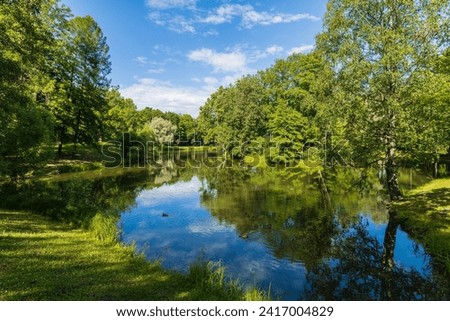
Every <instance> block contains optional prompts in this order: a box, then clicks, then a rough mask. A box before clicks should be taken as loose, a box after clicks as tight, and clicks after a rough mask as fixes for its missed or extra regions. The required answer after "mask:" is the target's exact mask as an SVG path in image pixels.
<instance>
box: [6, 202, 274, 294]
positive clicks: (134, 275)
mask: <svg viewBox="0 0 450 321" xmlns="http://www.w3.org/2000/svg"><path fill="white" fill-rule="evenodd" d="M105 224H106V227H107V228H106V232H105V230H103V226H105ZM111 224H112V221H111V220H108V219H104V218H101V217H100V216H97V217H96V218H95V219H94V220H93V222H92V224H91V228H90V230H81V229H72V228H70V227H69V226H67V225H64V224H62V223H58V222H54V221H50V220H48V219H46V218H43V217H41V216H39V215H35V214H30V213H24V212H11V211H2V210H0V300H137V301H140V300H245V299H252V300H262V299H266V298H267V296H265V294H264V293H262V292H261V291H256V290H251V291H247V292H245V291H243V290H242V288H241V287H240V286H239V284H238V283H237V282H236V281H231V280H227V278H226V277H225V274H224V271H223V267H221V266H217V265H213V264H206V263H198V264H195V265H193V266H192V267H191V270H190V272H189V273H188V274H186V275H184V274H180V273H176V272H171V271H167V270H165V269H163V268H162V267H161V265H160V264H159V263H158V262H153V263H152V262H148V261H147V260H146V259H145V258H144V257H143V256H142V255H136V254H135V251H134V248H133V247H126V246H123V245H121V244H118V243H117V242H115V234H114V233H115V232H114V230H113V228H112V225H111Z"/></svg>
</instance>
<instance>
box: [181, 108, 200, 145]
mask: <svg viewBox="0 0 450 321" xmlns="http://www.w3.org/2000/svg"><path fill="white" fill-rule="evenodd" d="M196 130H197V124H196V122H195V119H194V118H192V116H191V115H189V114H183V115H180V116H179V122H178V132H177V141H178V144H180V145H182V144H184V145H192V144H194V143H195V140H196Z"/></svg>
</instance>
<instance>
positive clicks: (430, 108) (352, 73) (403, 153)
mask: <svg viewBox="0 0 450 321" xmlns="http://www.w3.org/2000/svg"><path fill="white" fill-rule="evenodd" d="M449 8H450V5H449V1H448V0H445V1H400V0H399V1H391V2H380V1H376V0H330V1H329V3H328V11H327V14H326V16H325V19H324V30H323V32H322V33H321V34H320V35H318V36H317V46H316V50H314V51H313V52H312V53H309V54H294V55H291V56H289V57H287V58H286V59H280V60H278V61H276V62H275V64H274V65H273V66H272V67H270V68H268V69H266V70H264V71H260V72H258V73H256V74H254V75H248V76H245V77H243V78H241V79H239V80H238V81H236V82H235V83H233V84H231V85H229V86H227V87H220V88H219V89H218V90H217V91H216V92H215V93H213V94H212V95H211V97H210V98H209V99H208V100H207V102H206V103H205V104H204V105H203V106H202V107H201V108H200V114H199V117H198V119H194V118H193V117H192V116H190V115H187V114H186V115H179V114H176V113H173V112H162V111H160V110H158V109H153V108H149V107H147V108H145V109H143V110H138V109H137V107H136V105H135V104H134V103H133V101H132V100H131V99H126V98H124V97H122V96H121V95H120V92H119V90H118V88H111V86H110V80H109V78H108V75H109V73H110V71H111V64H110V61H109V53H108V50H109V48H108V45H107V42H106V38H105V36H104V35H103V33H102V30H101V29H100V27H99V26H98V24H97V23H96V22H95V21H94V19H92V18H91V17H89V16H88V17H73V16H72V14H71V12H70V10H69V9H68V8H67V7H65V6H62V5H60V4H59V3H58V1H57V0H36V1H32V2H30V1H22V0H19V1H2V2H1V4H0V17H1V20H0V21H1V23H0V37H1V38H0V49H1V51H0V67H1V71H2V72H1V73H0V93H1V94H0V106H1V109H0V139H1V142H2V143H1V145H0V176H1V177H5V176H11V177H12V176H17V175H23V174H25V173H27V172H28V171H29V170H30V169H32V168H33V167H34V166H35V165H37V164H39V163H43V162H45V161H46V159H48V157H49V153H48V151H50V152H52V153H53V150H52V148H50V149H49V148H48V147H49V146H55V144H58V146H59V148H58V152H59V154H60V156H61V153H62V148H63V144H68V143H70V144H72V146H73V148H72V154H73V156H75V155H76V152H77V145H79V144H98V143H100V142H108V141H109V142H112V141H114V142H118V143H119V144H122V147H123V148H122V150H123V151H125V150H128V148H127V146H126V145H127V143H126V142H133V141H143V142H146V141H149V140H153V141H154V143H155V144H160V145H167V144H178V145H196V144H201V143H204V144H209V145H213V144H214V145H217V146H220V148H221V149H222V151H223V152H224V155H225V156H226V157H239V158H243V157H245V156H248V155H263V156H264V159H265V160H266V161H267V162H268V163H284V164H289V165H290V166H299V165H306V166H303V167H305V168H306V167H309V168H310V167H314V168H315V169H319V171H320V170H321V168H323V167H325V166H332V165H335V164H336V163H340V164H346V165H349V164H350V165H353V166H364V167H365V166H369V165H371V164H379V165H383V166H384V167H385V169H386V175H387V178H388V182H389V184H388V190H389V192H390V194H391V196H392V197H393V198H397V197H400V191H399V189H398V184H397V183H396V171H397V167H398V165H397V164H398V162H407V163H408V164H415V165H423V164H425V163H432V162H437V161H438V160H439V157H441V156H442V155H444V154H447V153H448V150H449V147H450V144H449V141H450V134H449V133H450V127H449V126H450V125H449V124H450V111H449V108H448V106H449V104H450V95H449V92H450V50H449V49H447V47H448V43H449V39H450V38H449V35H450V21H449V14H450V13H449V10H450V9H449ZM124 134H126V135H124ZM130 144H131V143H130ZM130 146H131V145H130ZM130 146H128V147H130ZM53 154H54V153H53ZM124 154H125V152H124ZM50 156H51V155H50ZM123 156H124V157H126V155H123Z"/></svg>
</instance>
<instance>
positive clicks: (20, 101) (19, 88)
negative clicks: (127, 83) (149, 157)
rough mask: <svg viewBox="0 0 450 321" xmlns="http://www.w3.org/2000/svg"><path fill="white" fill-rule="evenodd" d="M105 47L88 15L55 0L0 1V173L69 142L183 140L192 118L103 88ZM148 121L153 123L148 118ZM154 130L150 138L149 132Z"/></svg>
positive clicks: (38, 160)
mask: <svg viewBox="0 0 450 321" xmlns="http://www.w3.org/2000/svg"><path fill="white" fill-rule="evenodd" d="M110 71H111V62H110V56H109V47H108V44H107V42H106V37H105V36H104V34H103V32H102V30H101V28H100V27H99V26H98V24H97V23H96V22H95V20H94V19H93V18H92V17H90V16H86V17H74V16H73V15H72V13H71V12H70V9H69V8H67V7H66V6H64V5H61V4H59V2H58V0H34V1H28V0H4V1H0V141H1V144H0V178H2V177H15V176H19V175H23V174H25V173H27V172H28V171H30V170H31V169H33V168H35V167H37V166H38V165H40V164H44V163H45V162H46V161H48V160H49V159H51V158H54V155H55V151H54V148H53V146H58V149H57V152H58V154H59V155H60V156H61V154H62V153H63V146H64V145H66V144H70V146H71V149H72V150H71V153H72V154H74V155H75V154H76V152H77V146H78V145H79V144H89V145H93V144H97V143H98V142H100V141H105V140H112V139H120V138H121V136H122V134H123V133H124V132H128V133H130V134H131V135H133V136H136V137H137V136H139V135H140V136H142V137H144V138H149V137H150V138H152V139H158V141H160V142H168V141H171V142H172V141H176V142H178V143H180V144H190V143H191V141H193V140H194V132H193V127H194V126H195V121H194V119H193V118H192V117H191V116H189V115H177V114H175V113H162V112H161V111H158V110H153V109H150V108H147V109H145V110H142V111H137V108H136V106H135V105H134V103H133V102H132V101H131V100H129V99H124V98H123V97H121V96H120V94H119V92H118V90H117V89H116V88H111V86H110V79H109V78H108V75H109V74H110ZM152 121H153V122H152ZM156 136H157V137H156Z"/></svg>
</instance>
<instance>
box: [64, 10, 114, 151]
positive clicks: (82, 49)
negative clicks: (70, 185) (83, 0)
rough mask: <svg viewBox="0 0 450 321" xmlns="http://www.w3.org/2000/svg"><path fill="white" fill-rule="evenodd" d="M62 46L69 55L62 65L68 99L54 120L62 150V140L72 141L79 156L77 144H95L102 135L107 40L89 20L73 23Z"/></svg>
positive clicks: (108, 68) (107, 58) (107, 82)
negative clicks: (55, 120)
mask: <svg viewBox="0 0 450 321" xmlns="http://www.w3.org/2000/svg"><path fill="white" fill-rule="evenodd" d="M63 43H64V45H65V50H66V52H67V53H66V55H65V56H63V57H62V58H63V60H64V61H63V62H61V64H60V68H61V74H60V76H61V84H60V86H61V88H62V90H63V92H64V93H65V95H66V98H67V99H66V101H65V102H64V107H63V108H62V109H63V110H62V111H61V110H60V109H61V108H59V109H56V110H55V116H56V118H57V120H58V124H59V125H60V130H61V133H60V137H59V139H60V149H61V147H62V142H63V139H64V138H69V139H71V140H72V142H73V143H74V150H73V151H74V152H76V146H77V144H78V143H80V142H85V143H92V142H95V141H96V140H97V139H98V138H99V137H100V135H101V132H102V123H101V119H102V118H101V114H102V113H103V112H105V111H106V110H107V102H106V94H107V92H108V89H109V85H110V80H109V79H108V75H109V73H110V72H111V63H110V60H109V58H110V57H109V47H108V45H107V43H106V37H105V36H104V34H103V32H102V30H101V29H100V27H99V26H98V24H97V23H96V22H95V20H94V19H93V18H92V17H90V16H86V17H75V18H73V19H71V20H70V21H69V22H68V24H67V32H65V33H64V34H63Z"/></svg>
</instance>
